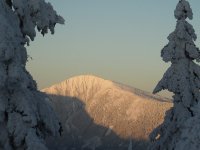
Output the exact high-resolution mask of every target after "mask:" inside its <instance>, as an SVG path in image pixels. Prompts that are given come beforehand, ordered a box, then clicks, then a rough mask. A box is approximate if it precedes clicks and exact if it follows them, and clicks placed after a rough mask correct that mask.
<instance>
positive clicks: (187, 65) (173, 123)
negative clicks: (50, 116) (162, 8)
mask: <svg viewBox="0 0 200 150" xmlns="http://www.w3.org/2000/svg"><path fill="white" fill-rule="evenodd" d="M174 12H175V18H176V19H177V25H176V29H175V31H174V32H172V33H171V34H170V35H169V36H168V40H169V43H168V44H167V46H165V47H164V48H163V49H162V51H161V57H162V58H163V60H164V61H165V62H169V61H170V62H171V63H172V64H171V66H170V67H169V68H168V70H167V71H166V72H165V74H164V76H163V78H162V79H161V81H160V82H159V83H158V85H157V86H156V88H155V89H154V92H153V93H157V92H159V91H161V90H165V89H167V90H169V91H170V92H173V93H174V96H173V102H174V107H173V108H171V109H170V110H169V111H168V112H167V113H166V117H165V120H164V122H163V124H161V125H160V126H159V127H158V128H157V129H155V130H154V131H153V132H152V134H151V135H150V138H151V141H152V145H151V146H150V147H149V149H150V150H155V149H157V150H187V149H191V150H198V149H199V146H200V143H199V141H198V140H196V139H199V138H200V136H199V133H198V132H197V131H199V127H198V126H199V119H200V115H199V114H200V113H199V111H195V110H198V109H196V108H197V106H199V98H200V93H199V88H200V72H199V70H200V67H199V65H198V64H196V63H195V62H194V60H196V61H199V58H200V51H199V48H197V47H196V46H195V43H194V41H195V40H196V38H197V36H196V34H195V31H194V29H193V27H192V25H191V24H189V23H188V22H187V20H186V19H187V18H189V19H192V16H193V13H192V10H191V8H190V5H189V3H188V2H187V1H186V0H180V1H179V3H178V5H177V7H176V10H175V11H174Z"/></svg>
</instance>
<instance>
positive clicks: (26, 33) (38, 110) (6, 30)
mask: <svg viewBox="0 0 200 150" xmlns="http://www.w3.org/2000/svg"><path fill="white" fill-rule="evenodd" d="M56 23H64V20H63V18H62V17H60V16H58V15H57V13H56V12H55V11H54V9H53V7H52V6H51V4H50V3H46V2H45V1H44V0H0V149H1V150H24V149H26V150H47V148H46V146H45V143H44V138H45V137H47V136H51V135H52V136H54V135H57V134H58V133H59V130H60V125H59V122H58V119H57V117H56V115H55V113H54V112H53V109H52V108H51V107H50V105H49V104H48V102H47V101H46V100H45V98H46V95H45V94H43V93H41V92H39V91H38V90H37V85H36V82H35V81H34V80H33V79H32V77H31V75H30V74H29V73H28V72H27V70H26V68H25V66H26V62H27V52H26V48H25V45H26V44H29V39H31V40H34V37H35V36H36V30H35V28H37V29H38V31H40V32H41V33H42V34H43V35H44V34H46V33H47V32H48V30H50V31H51V33H54V27H55V24H56Z"/></svg>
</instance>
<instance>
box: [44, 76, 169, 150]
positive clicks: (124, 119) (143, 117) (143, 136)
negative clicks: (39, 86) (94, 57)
mask: <svg viewBox="0 0 200 150" xmlns="http://www.w3.org/2000/svg"><path fill="white" fill-rule="evenodd" d="M42 91H44V92H46V93H47V94H49V95H50V97H51V102H52V106H53V107H54V109H55V111H56V112H57V113H58V116H59V117H60V118H61V121H62V124H63V130H64V132H63V133H64V134H63V137H62V138H61V139H55V141H57V142H59V143H60V145H61V146H60V147H62V148H63V147H68V148H69V149H70V148H76V149H81V148H79V147H78V146H79V145H81V146H83V145H84V144H86V143H87V142H86V143H84V142H83V141H85V140H86V141H87V140H89V139H92V138H93V137H95V136H97V137H99V138H100V139H101V142H102V145H101V146H100V147H98V148H96V149H103V150H104V149H119V150H127V149H128V146H129V139H131V140H132V144H133V149H134V150H142V149H145V148H146V147H147V143H148V142H146V141H148V136H149V134H150V133H151V131H152V130H153V129H154V128H155V127H156V126H158V125H159V124H160V123H162V121H163V118H164V115H165V111H166V110H168V109H170V107H171V106H172V103H171V102H166V101H165V100H163V101H162V100H161V97H157V96H153V95H150V94H149V93H147V92H144V91H142V90H138V89H135V88H133V87H128V86H126V85H123V84H120V83H116V82H113V81H110V80H105V79H102V78H100V77H96V76H92V75H81V76H75V77H72V78H70V79H68V80H65V81H63V82H61V83H58V84H55V85H52V86H51V87H49V88H46V89H43V90H42ZM75 135H76V136H75ZM74 137H75V138H74ZM78 137H82V138H80V139H78ZM124 139H126V140H124ZM69 140H70V141H71V142H70V141H69ZM77 141H78V142H79V144H76V145H73V146H72V143H78V142H77ZM89 141H91V140H89ZM92 141H93V140H92ZM97 141H98V140H97ZM140 141H141V142H140ZM144 141H145V142H146V143H145V142H144ZM89 143H90V142H89ZM93 143H95V140H94V141H93ZM51 144H52V142H51ZM63 145H65V146H63ZM88 145H93V144H92V143H90V144H88ZM94 145H95V144H94ZM120 145H122V147H120ZM92 148H93V147H92ZM92 148H91V149H92ZM52 150H54V149H52ZM63 150H64V148H63Z"/></svg>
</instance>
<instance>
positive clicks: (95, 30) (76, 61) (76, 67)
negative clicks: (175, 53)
mask: <svg viewBox="0 0 200 150" xmlns="http://www.w3.org/2000/svg"><path fill="white" fill-rule="evenodd" d="M48 2H51V3H52V5H53V6H54V9H55V10H56V11H57V13H58V14H60V15H61V16H63V18H64V19H65V20H66V22H65V25H57V26H56V29H55V34H54V35H51V34H48V35H45V36H44V37H43V36H41V35H40V34H39V33H37V37H36V38H35V41H33V42H32V43H31V44H30V46H29V47H27V49H28V54H29V56H30V59H29V61H28V64H27V69H28V70H29V71H30V73H31V74H32V75H33V78H34V79H35V80H36V81H37V83H38V87H39V89H42V88H45V87H49V86H50V85H53V84H55V83H58V82H61V81H63V80H66V79H68V78H70V77H73V76H78V75H83V74H87V75H88V74H89V75H96V76H98V77H102V78H104V79H108V80H113V81H116V82H120V83H124V84H127V85H130V86H133V87H136V88H139V89H142V90H145V91H149V92H151V91H152V90H153V89H154V87H155V86H156V84H157V82H158V81H159V80H160V79H161V78H162V76H163V74H164V72H165V71H166V69H167V68H168V67H169V65H170V63H165V62H163V61H162V58H161V57H160V51H161V49H162V48H163V47H164V46H165V45H166V44H167V43H168V40H167V36H168V35H169V34H170V33H171V32H172V31H173V30H174V29H175V25H176V20H175V18H174V9H175V7H176V4H177V2H178V0H167V1H166V0H154V1H153V2H152V1H150V0H48ZM189 2H190V5H191V7H192V9H193V13H194V19H193V20H190V21H189V22H190V23H191V24H192V25H193V27H194V29H195V31H196V34H197V36H198V35H199V36H200V11H199V6H200V1H199V0H190V1H189ZM195 43H196V45H197V46H198V47H200V38H199V39H197V41H196V42H195Z"/></svg>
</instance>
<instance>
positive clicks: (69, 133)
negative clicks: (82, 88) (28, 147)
mask: <svg viewBox="0 0 200 150" xmlns="http://www.w3.org/2000/svg"><path fill="white" fill-rule="evenodd" d="M49 96H50V100H49V101H50V103H51V104H52V106H53V108H54V109H55V111H56V113H57V114H58V116H59V117H60V118H59V119H60V120H61V123H62V126H63V134H62V136H61V137H57V138H51V139H48V140H47V143H48V146H49V149H50V150H128V148H130V150H132V149H133V150H145V149H146V147H147V145H148V142H147V141H146V140H140V139H133V138H131V137H130V138H122V137H120V136H119V135H117V134H116V133H115V132H114V131H113V130H112V127H110V128H107V127H104V126H101V125H98V124H96V123H95V121H94V119H93V118H91V117H90V115H89V114H88V112H86V109H85V104H84V103H83V102H82V101H83V100H79V99H78V98H75V97H68V96H59V95H49ZM110 119H112V118H110ZM121 126H122V128H123V124H121ZM123 130H126V132H129V130H130V129H129V128H127V129H123ZM131 147H132V149H131Z"/></svg>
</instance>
